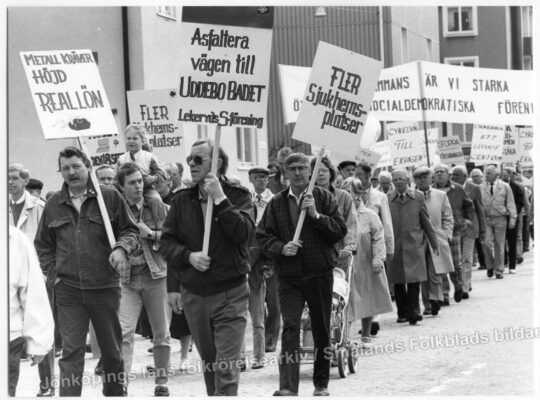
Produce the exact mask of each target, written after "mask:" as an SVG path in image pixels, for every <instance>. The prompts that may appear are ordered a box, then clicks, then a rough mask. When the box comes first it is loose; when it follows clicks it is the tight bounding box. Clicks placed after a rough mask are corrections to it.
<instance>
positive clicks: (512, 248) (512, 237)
mask: <svg viewBox="0 0 540 400" xmlns="http://www.w3.org/2000/svg"><path fill="white" fill-rule="evenodd" d="M516 175H517V172H516V170H515V169H514V168H509V167H507V168H503V171H502V174H501V180H502V181H503V182H506V183H508V184H509V185H510V189H512V194H513V195H514V203H515V205H516V211H517V219H518V222H516V224H515V225H514V227H512V228H510V224H507V225H506V248H505V251H504V263H505V264H507V265H508V272H509V273H510V274H512V273H515V271H516V260H517V237H518V234H517V233H518V228H519V227H520V223H519V219H520V218H521V211H522V210H523V207H525V204H526V200H525V188H524V187H523V185H522V184H521V183H518V182H516Z"/></svg>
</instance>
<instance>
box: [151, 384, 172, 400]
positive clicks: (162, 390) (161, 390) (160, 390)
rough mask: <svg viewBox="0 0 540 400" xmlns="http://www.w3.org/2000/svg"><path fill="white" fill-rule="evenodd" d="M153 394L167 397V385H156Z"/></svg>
mask: <svg viewBox="0 0 540 400" xmlns="http://www.w3.org/2000/svg"><path fill="white" fill-rule="evenodd" d="M154 396H156V397H168V396H169V388H168V387H167V386H161V385H158V386H156V388H155V389H154Z"/></svg>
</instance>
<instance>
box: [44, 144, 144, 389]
mask: <svg viewBox="0 0 540 400" xmlns="http://www.w3.org/2000/svg"><path fill="white" fill-rule="evenodd" d="M58 166H59V170H60V173H61V174H62V178H63V179H64V184H63V186H62V189H61V190H60V191H58V192H56V193H55V194H54V195H52V197H51V198H50V199H49V201H48V202H47V204H46V205H45V209H44V211H43V215H42V217H41V221H40V224H39V228H38V232H37V234H36V239H35V241H34V244H35V246H36V250H37V253H38V256H39V261H40V264H41V269H42V270H43V272H44V273H45V274H46V275H47V285H49V287H51V288H53V296H54V301H55V302H56V307H57V310H58V323H59V326H60V335H61V336H62V346H63V349H62V358H61V359H60V361H59V366H60V396H80V395H81V391H82V375H83V370H84V347H85V343H86V334H87V332H88V322H89V320H91V321H92V324H93V325H94V327H95V330H96V336H97V340H98V344H99V347H100V348H101V351H102V354H103V355H102V359H103V370H104V373H105V375H104V377H103V394H104V395H105V396H122V395H123V394H124V384H123V382H124V379H123V378H124V376H123V375H124V362H123V359H122V352H121V343H122V329H121V327H120V321H119V319H118V310H119V305H120V273H119V271H122V270H124V269H125V268H126V267H127V265H128V255H129V254H130V253H131V251H132V250H133V249H134V248H135V247H136V246H137V233H138V231H139V230H138V228H137V226H136V225H135V223H134V222H133V219H132V218H131V216H130V214H129V211H128V209H127V206H126V202H125V200H124V199H123V198H122V196H121V195H120V193H118V192H117V191H116V190H115V189H113V188H107V187H105V186H101V192H102V194H103V201H104V203H105V206H106V208H107V212H108V215H109V219H110V221H111V225H112V229H113V232H114V236H115V238H116V243H115V245H114V247H113V248H112V249H111V246H110V244H109V240H108V238H107V233H106V230H105V225H104V223H103V218H102V216H101V212H100V210H99V206H98V201H97V195H96V190H95V188H94V185H93V184H92V182H91V181H89V179H88V178H89V169H90V167H91V164H90V161H89V160H88V158H87V157H86V155H85V154H84V153H82V152H81V151H80V150H79V149H77V148H75V147H67V148H65V149H64V150H62V151H61V152H60V155H59V157H58Z"/></svg>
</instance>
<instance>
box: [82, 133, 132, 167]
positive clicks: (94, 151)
mask: <svg viewBox="0 0 540 400" xmlns="http://www.w3.org/2000/svg"><path fill="white" fill-rule="evenodd" d="M84 142H85V143H86V146H87V148H88V152H89V155H90V159H91V160H92V165H93V166H94V167H98V166H100V165H112V166H115V165H116V164H117V163H118V158H119V157H120V156H121V155H122V154H124V153H125V152H126V145H125V141H124V135H107V136H85V137H84Z"/></svg>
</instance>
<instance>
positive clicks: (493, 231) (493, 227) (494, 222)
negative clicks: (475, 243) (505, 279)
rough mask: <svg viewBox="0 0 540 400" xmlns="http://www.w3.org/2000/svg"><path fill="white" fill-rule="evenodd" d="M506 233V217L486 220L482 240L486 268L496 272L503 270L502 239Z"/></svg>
mask: <svg viewBox="0 0 540 400" xmlns="http://www.w3.org/2000/svg"><path fill="white" fill-rule="evenodd" d="M505 235H506V217H497V218H490V219H487V220H486V239H485V241H484V245H483V249H484V259H485V261H486V268H487V269H488V270H494V272H495V273H496V274H502V273H503V272H504V264H503V261H504V240H505Z"/></svg>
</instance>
